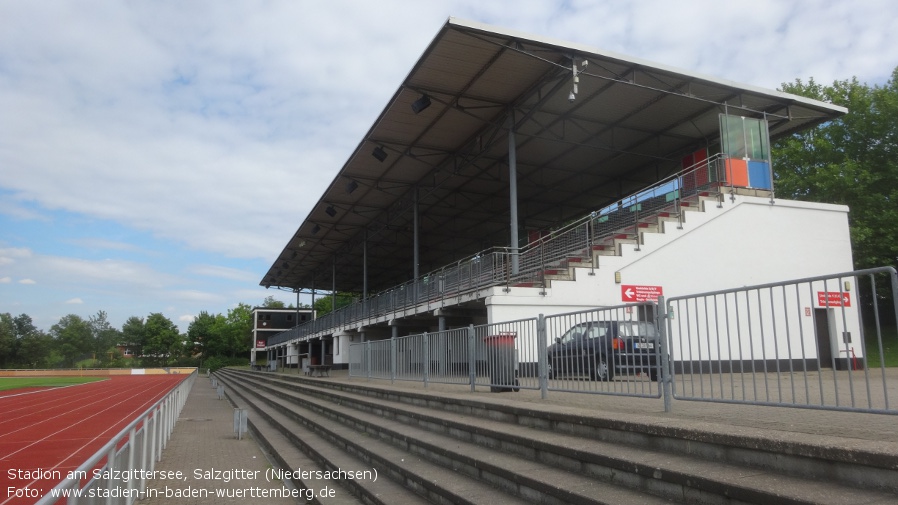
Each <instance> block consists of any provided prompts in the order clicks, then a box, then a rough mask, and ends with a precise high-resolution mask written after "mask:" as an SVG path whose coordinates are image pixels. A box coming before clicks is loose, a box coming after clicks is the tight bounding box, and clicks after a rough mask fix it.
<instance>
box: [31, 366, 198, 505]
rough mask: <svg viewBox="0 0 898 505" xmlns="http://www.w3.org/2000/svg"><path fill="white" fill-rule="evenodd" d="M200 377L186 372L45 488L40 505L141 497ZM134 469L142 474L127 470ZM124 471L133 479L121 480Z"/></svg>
mask: <svg viewBox="0 0 898 505" xmlns="http://www.w3.org/2000/svg"><path fill="white" fill-rule="evenodd" d="M196 376H197V372H196V371H194V372H193V373H191V374H190V375H189V376H187V377H186V378H185V379H184V380H183V381H181V382H180V383H179V384H178V385H177V386H176V387H175V388H174V389H173V390H172V391H170V392H169V393H168V394H167V395H165V397H163V398H162V399H160V400H159V401H157V402H156V403H155V404H153V406H152V407H150V408H149V409H147V410H146V411H145V412H144V413H143V414H141V415H140V416H139V417H138V418H137V419H135V420H133V421H132V422H131V423H130V424H128V426H125V428H124V429H122V430H121V431H120V432H119V433H118V434H117V435H116V436H114V437H113V438H112V439H111V440H110V441H109V442H107V443H106V445H104V446H103V447H102V448H101V449H100V450H99V451H97V452H96V453H95V454H94V455H93V456H91V457H90V458H88V460H87V461H85V462H84V463H82V464H81V465H80V466H79V467H78V468H77V469H75V470H72V471H70V472H68V475H69V477H67V478H66V479H64V480H63V481H62V482H60V483H59V484H57V485H56V487H54V488H53V489H51V490H49V491H47V493H46V494H44V496H43V497H42V498H41V499H39V500H38V501H37V502H36V505H51V504H55V503H62V502H64V503H66V504H67V505H77V504H82V503H104V504H106V505H114V504H122V505H130V504H132V503H134V502H135V501H136V500H137V499H139V498H140V497H141V496H143V493H144V491H145V490H146V485H147V478H146V473H147V472H152V471H153V470H154V469H155V467H156V463H157V462H158V461H160V460H161V458H162V451H163V450H164V449H165V447H166V444H167V443H168V439H169V438H170V437H171V433H172V430H173V429H174V426H175V422H177V420H178V415H179V414H180V412H181V409H182V408H183V407H184V403H185V402H186V401H187V395H188V394H189V393H190V388H191V387H192V386H193V383H194V381H195V380H196ZM136 470H137V471H139V470H143V472H138V473H136V474H134V475H129V474H128V472H134V471H136ZM122 475H129V478H124V479H123V478H122ZM135 476H136V478H130V477H135ZM77 477H84V478H77ZM82 482H85V483H84V485H82Z"/></svg>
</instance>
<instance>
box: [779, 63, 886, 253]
mask: <svg viewBox="0 0 898 505" xmlns="http://www.w3.org/2000/svg"><path fill="white" fill-rule="evenodd" d="M783 91H786V92H789V93H793V94H796V95H802V96H806V97H809V98H814V99H816V100H822V101H827V102H831V103H833V104H836V105H841V106H844V107H846V108H847V109H848V111H849V112H848V114H846V115H845V116H844V117H842V118H840V119H837V120H835V121H831V122H829V123H826V124H823V125H820V126H819V127H817V128H815V129H813V130H809V131H805V132H801V133H797V134H794V135H792V136H790V137H788V138H785V139H781V140H779V141H777V142H776V143H775V144H774V148H775V160H774V167H775V177H776V184H775V187H776V192H777V196H780V197H784V198H790V199H797V200H809V201H818V202H827V203H837V204H844V205H847V206H848V207H849V208H850V213H849V226H850V228H851V239H852V250H853V254H854V260H855V266H856V268H873V267H879V266H884V265H898V241H896V240H894V238H893V237H895V236H896V232H898V156H896V154H898V68H896V69H895V70H894V71H893V72H892V78H891V79H890V80H889V81H888V82H887V83H886V84H885V85H883V86H873V87H869V86H867V85H866V84H860V83H859V82H858V81H857V79H851V80H846V81H836V82H834V83H833V84H832V85H831V86H823V85H820V84H818V83H816V82H814V80H813V79H812V80H810V81H808V82H807V83H804V82H802V81H800V80H796V81H795V82H794V83H791V84H784V85H783Z"/></svg>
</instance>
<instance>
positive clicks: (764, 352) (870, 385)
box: [349, 267, 898, 415]
mask: <svg viewBox="0 0 898 505" xmlns="http://www.w3.org/2000/svg"><path fill="white" fill-rule="evenodd" d="M896 300H898V274H896V271H895V269H894V268H891V267H884V268H878V269H870V270H860V271H856V272H848V273H842V274H833V275H828V276H820V277H812V278H805V279H797V280H790V281H784V282H778V283H771V284H763V285H758V286H749V287H743V288H738V289H732V290H725V291H716V292H709V293H701V294H696V295H690V296H682V297H674V298H670V299H669V300H666V301H665V300H664V299H663V298H659V301H658V303H654V302H644V303H639V304H629V305H621V306H617V307H603V308H596V309H592V310H587V311H579V312H571V313H566V314H558V315H552V316H542V315H540V316H539V317H536V318H531V319H523V320H519V321H510V322H507V323H501V324H490V325H481V326H470V327H467V328H459V329H453V330H448V331H443V332H435V333H423V334H419V335H409V336H406V337H396V338H392V339H387V340H376V341H369V342H363V343H356V344H351V345H350V357H351V359H350V367H349V375H350V377H359V378H367V379H386V380H391V381H395V380H411V381H419V382H424V383H425V385H426V384H428V383H445V384H464V385H470V388H471V390H472V391H473V390H474V389H475V387H477V386H488V387H490V388H491V389H492V390H494V391H516V390H520V389H534V390H539V391H541V395H542V397H543V398H545V397H547V395H548V392H550V391H557V392H567V393H589V394H605V395H619V396H634V397H646V398H663V400H664V408H665V410H670V409H671V400H691V401H707V402H723V403H743V404H752V405H770V406H788V407H800V408H813V409H826V410H847V411H860V412H871V413H884V414H893V415H894V414H898V406H896V405H895V403H896V402H895V400H894V398H892V397H890V391H891V392H892V395H894V391H896V390H898V367H891V368H890V367H888V366H887V361H886V360H887V358H886V356H887V355H890V353H891V355H894V351H889V349H895V348H896V347H898V323H896V321H898V302H896ZM618 338H620V340H621V341H615V339H618Z"/></svg>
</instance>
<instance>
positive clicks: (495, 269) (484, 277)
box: [268, 154, 730, 347]
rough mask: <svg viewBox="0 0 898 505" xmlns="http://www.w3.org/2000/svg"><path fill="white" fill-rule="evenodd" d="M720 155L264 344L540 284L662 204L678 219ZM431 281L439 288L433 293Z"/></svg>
mask: <svg viewBox="0 0 898 505" xmlns="http://www.w3.org/2000/svg"><path fill="white" fill-rule="evenodd" d="M725 160H726V157H725V156H724V155H722V154H717V155H714V156H711V157H710V158H708V159H706V160H703V161H701V162H699V163H696V164H694V165H692V166H690V167H688V168H686V169H683V170H681V171H679V172H677V173H676V174H673V175H671V176H669V177H666V178H664V179H662V180H661V181H658V182H656V183H654V184H652V185H651V186H648V187H646V188H645V189H642V190H640V191H638V192H636V193H633V194H632V195H630V196H628V197H626V198H623V199H621V200H619V201H618V202H615V203H614V204H611V205H608V206H606V207H604V208H602V209H600V210H598V211H595V212H592V213H590V214H589V215H586V216H583V217H581V218H579V219H576V220H574V221H571V222H570V223H567V224H565V225H563V226H562V227H560V228H558V229H556V230H552V231H551V232H549V234H548V236H546V237H540V238H539V239H537V240H534V241H532V242H530V243H528V244H527V245H525V246H524V247H521V248H519V249H518V250H517V251H514V250H513V249H512V248H510V247H498V246H497V247H491V248H489V249H486V250H484V251H481V252H479V253H476V254H474V255H471V256H468V257H465V258H463V259H460V260H458V261H457V262H455V263H453V264H451V265H447V266H444V267H442V268H439V269H437V270H433V271H431V272H428V273H426V274H424V275H423V276H421V277H418V278H417V279H412V280H409V281H407V282H405V283H402V284H400V285H398V286H394V287H392V288H390V289H387V290H385V291H382V292H380V293H377V294H375V295H373V296H371V297H369V298H367V299H365V300H360V301H358V302H356V303H353V304H351V305H349V306H346V307H342V308H340V309H337V310H335V311H333V312H330V313H328V314H326V315H324V316H321V317H319V318H317V319H316V320H313V321H309V322H306V323H304V324H302V325H299V326H295V327H293V328H291V329H289V330H286V331H284V332H281V333H279V334H277V335H274V336H273V337H271V339H270V341H269V342H268V347H271V346H273V345H278V344H282V343H284V342H288V341H291V340H299V339H303V340H307V339H308V338H310V337H311V336H313V335H315V334H318V333H320V332H325V331H328V330H330V329H332V328H337V327H340V326H346V325H350V324H353V323H358V322H360V321H362V320H364V319H366V318H372V317H378V316H383V315H387V314H390V313H395V312H399V311H407V310H410V309H414V308H415V307H417V306H420V305H424V307H425V308H426V309H432V308H433V307H432V305H431V301H432V300H438V303H443V302H444V301H445V299H446V298H447V297H453V296H459V295H462V294H465V293H470V292H473V291H477V290H479V289H485V288H489V287H497V286H506V287H510V286H512V285H515V284H520V283H528V282H535V283H542V285H543V286H545V281H544V275H543V274H544V272H545V270H546V268H547V265H552V264H555V263H556V262H559V261H562V260H564V259H567V258H569V257H571V256H576V255H580V256H582V257H587V256H591V255H592V251H591V250H590V248H591V247H592V246H593V245H595V244H599V243H601V242H603V241H606V240H613V239H614V237H615V236H616V235H619V234H621V233H620V232H624V231H625V232H629V230H630V229H632V233H630V234H632V235H638V233H639V229H638V228H639V226H640V223H641V222H644V221H646V220H647V219H648V218H649V217H651V216H653V215H658V213H660V212H663V209H666V208H670V209H671V213H672V214H676V215H677V218H678V219H679V214H680V205H681V203H682V202H683V200H684V199H685V198H687V197H694V196H695V195H697V194H699V193H701V192H703V191H711V190H717V191H720V188H722V187H725V186H728V185H730V184H729V183H728V182H727V181H726V177H725V167H724V162H725ZM698 181H701V183H699V182H698ZM680 223H682V221H680ZM513 255H517V257H518V265H519V268H518V271H517V272H512V267H511V265H512V261H511V259H512V256H513ZM466 269H467V270H466ZM447 280H448V281H449V282H446V281H447ZM441 281H442V282H441ZM433 285H436V286H438V287H439V288H440V290H439V291H437V292H433V291H432V286H433Z"/></svg>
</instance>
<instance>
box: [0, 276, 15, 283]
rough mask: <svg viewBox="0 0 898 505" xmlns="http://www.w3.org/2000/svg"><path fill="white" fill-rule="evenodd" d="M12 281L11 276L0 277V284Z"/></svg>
mask: <svg viewBox="0 0 898 505" xmlns="http://www.w3.org/2000/svg"><path fill="white" fill-rule="evenodd" d="M11 282H12V277H0V284H9V283H11Z"/></svg>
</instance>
